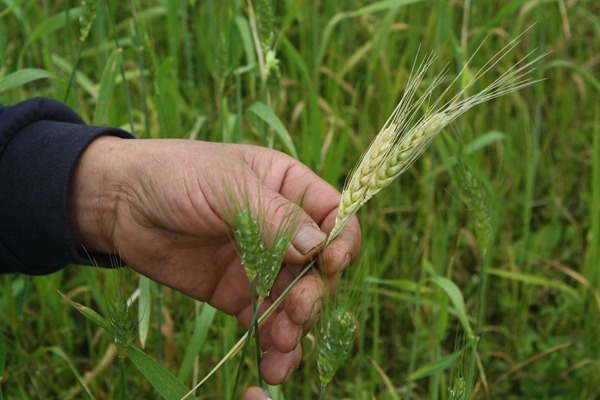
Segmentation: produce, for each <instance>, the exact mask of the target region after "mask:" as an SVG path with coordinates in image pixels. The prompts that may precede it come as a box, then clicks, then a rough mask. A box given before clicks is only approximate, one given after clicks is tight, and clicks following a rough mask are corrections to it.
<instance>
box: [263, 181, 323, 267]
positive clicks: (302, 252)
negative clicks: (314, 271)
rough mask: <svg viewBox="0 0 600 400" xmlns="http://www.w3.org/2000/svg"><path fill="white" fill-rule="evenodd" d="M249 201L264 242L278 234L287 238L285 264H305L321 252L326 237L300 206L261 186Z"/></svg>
mask: <svg viewBox="0 0 600 400" xmlns="http://www.w3.org/2000/svg"><path fill="white" fill-rule="evenodd" d="M253 198H254V199H255V200H254V202H255V204H253V205H251V207H252V209H253V210H257V214H258V218H259V219H260V220H261V223H262V224H263V228H264V230H265V234H266V235H267V239H268V240H269V241H271V240H274V239H275V238H277V237H279V236H281V235H286V236H288V235H289V236H288V237H289V238H291V246H290V248H289V249H288V251H287V253H286V255H285V258H284V261H285V262H287V263H290V264H305V263H306V262H308V261H309V260H310V259H311V257H313V256H314V255H316V254H317V253H318V252H319V251H320V250H321V248H322V247H323V245H324V244H325V240H326V239H327V234H325V232H323V231H322V230H321V229H320V228H319V225H318V224H317V223H316V222H315V221H314V220H313V219H312V218H311V217H310V216H309V215H308V214H307V213H306V211H305V210H304V209H303V208H302V207H300V206H298V205H297V204H295V203H293V202H291V201H289V200H288V199H286V198H285V197H283V196H282V195H281V194H279V193H277V192H275V191H273V190H271V189H269V188H267V187H264V186H263V187H262V189H261V190H260V191H259V192H258V193H257V194H256V196H253Z"/></svg>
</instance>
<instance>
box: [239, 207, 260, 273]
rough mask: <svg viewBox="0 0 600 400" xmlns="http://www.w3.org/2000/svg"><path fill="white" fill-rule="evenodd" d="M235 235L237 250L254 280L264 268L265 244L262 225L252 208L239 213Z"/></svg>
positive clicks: (246, 270)
mask: <svg viewBox="0 0 600 400" xmlns="http://www.w3.org/2000/svg"><path fill="white" fill-rule="evenodd" d="M235 223H236V228H235V229H234V230H233V237H234V239H235V243H237V247H236V250H237V252H238V255H239V257H240V261H241V262H242V265H243V266H244V271H245V272H246V276H247V277H248V280H249V281H250V282H252V281H253V280H254V278H255V277H256V275H257V274H258V272H259V271H260V270H262V269H263V268H264V264H265V245H264V238H263V234H262V232H261V229H260V225H259V223H258V221H257V220H256V218H254V216H253V215H252V212H250V210H248V209H246V210H244V211H242V212H241V213H240V214H238V216H237V218H236V220H235Z"/></svg>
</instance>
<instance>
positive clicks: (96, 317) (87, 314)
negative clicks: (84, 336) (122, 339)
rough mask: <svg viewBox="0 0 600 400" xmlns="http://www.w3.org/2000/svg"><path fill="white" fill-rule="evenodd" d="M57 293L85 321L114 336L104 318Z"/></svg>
mask: <svg viewBox="0 0 600 400" xmlns="http://www.w3.org/2000/svg"><path fill="white" fill-rule="evenodd" d="M58 293H59V294H60V295H61V296H62V297H63V299H65V300H66V301H68V302H69V304H70V305H72V306H73V307H74V308H75V309H76V310H77V311H79V312H80V313H81V314H82V315H83V316H84V317H86V318H87V319H89V320H90V321H92V322H93V323H95V324H96V325H98V326H100V327H102V328H104V329H106V331H107V332H110V333H111V334H114V332H113V329H112V326H110V323H109V322H108V321H107V320H106V319H105V318H104V317H102V316H101V315H100V314H98V313H97V312H96V311H94V310H92V309H91V308H89V307H86V306H84V305H83V304H79V303H77V302H75V301H73V300H70V299H68V298H67V297H66V296H65V295H64V294H62V293H60V292H58Z"/></svg>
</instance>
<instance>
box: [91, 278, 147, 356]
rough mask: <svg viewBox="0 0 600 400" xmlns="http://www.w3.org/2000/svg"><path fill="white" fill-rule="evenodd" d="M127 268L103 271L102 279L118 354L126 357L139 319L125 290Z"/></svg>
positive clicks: (108, 317) (109, 320)
mask: <svg viewBox="0 0 600 400" xmlns="http://www.w3.org/2000/svg"><path fill="white" fill-rule="evenodd" d="M127 271H128V270H127V269H124V268H122V269H115V270H108V271H103V274H102V275H100V277H101V278H100V279H101V281H102V283H103V285H102V286H103V287H102V293H103V294H104V301H105V303H106V310H107V320H108V322H109V323H110V325H111V327H112V328H113V331H114V341H115V345H116V346H117V354H118V355H119V357H121V358H124V357H126V355H127V349H128V348H129V345H130V344H131V343H132V342H133V340H134V339H135V336H136V328H137V326H138V320H137V317H136V315H135V313H134V310H133V306H132V304H131V303H130V302H129V301H128V296H127V293H126V291H125V285H126V282H127V278H126V276H127V274H128V272H127Z"/></svg>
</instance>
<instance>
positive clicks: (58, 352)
mask: <svg viewBox="0 0 600 400" xmlns="http://www.w3.org/2000/svg"><path fill="white" fill-rule="evenodd" d="M46 351H48V352H50V353H53V354H54V355H56V356H58V357H60V358H62V359H63V360H64V361H65V362H66V363H67V365H68V366H69V369H70V370H71V371H72V372H73V375H75V379H76V380H77V382H78V383H79V385H80V386H81V388H82V389H83V392H84V393H85V394H86V395H87V398H88V399H94V395H92V392H91V391H90V388H89V387H88V386H87V385H86V384H85V381H84V380H83V378H82V377H81V375H79V372H77V368H75V365H73V363H72V362H71V359H70V358H69V356H68V355H67V354H66V353H65V352H64V351H63V350H62V349H61V348H59V347H56V346H52V347H48V348H47V349H46Z"/></svg>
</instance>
